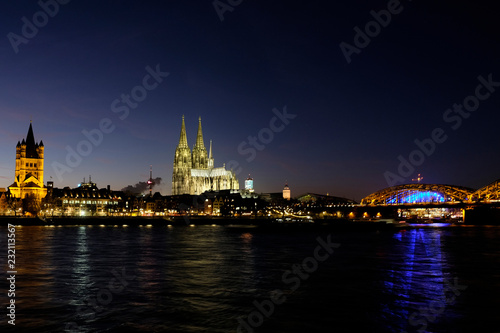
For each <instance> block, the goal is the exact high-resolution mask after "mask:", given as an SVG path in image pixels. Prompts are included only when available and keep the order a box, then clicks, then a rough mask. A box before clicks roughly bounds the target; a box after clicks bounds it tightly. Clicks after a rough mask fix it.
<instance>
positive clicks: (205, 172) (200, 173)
mask: <svg viewBox="0 0 500 333" xmlns="http://www.w3.org/2000/svg"><path fill="white" fill-rule="evenodd" d="M221 176H231V171H228V170H226V168H224V167H220V168H214V169H191V177H207V178H208V177H221Z"/></svg>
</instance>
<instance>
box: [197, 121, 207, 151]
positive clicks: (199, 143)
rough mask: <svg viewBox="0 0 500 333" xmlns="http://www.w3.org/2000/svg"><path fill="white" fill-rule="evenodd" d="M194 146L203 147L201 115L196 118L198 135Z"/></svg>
mask: <svg viewBox="0 0 500 333" xmlns="http://www.w3.org/2000/svg"><path fill="white" fill-rule="evenodd" d="M195 148H198V149H204V148H205V144H204V143H203V132H202V130H201V117H199V118H198V135H197V136H196V145H195Z"/></svg>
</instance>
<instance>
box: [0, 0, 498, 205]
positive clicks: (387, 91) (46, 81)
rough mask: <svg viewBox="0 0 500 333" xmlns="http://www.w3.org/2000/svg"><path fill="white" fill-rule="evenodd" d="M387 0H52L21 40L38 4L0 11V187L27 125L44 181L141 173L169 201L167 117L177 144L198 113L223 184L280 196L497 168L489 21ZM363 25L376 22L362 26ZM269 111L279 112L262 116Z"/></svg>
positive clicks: (461, 8) (444, 7)
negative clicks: (227, 6) (228, 0)
mask: <svg viewBox="0 0 500 333" xmlns="http://www.w3.org/2000/svg"><path fill="white" fill-rule="evenodd" d="M389 3H391V2H380V3H376V4H374V3H370V2H366V1H359V2H356V3H339V4H328V5H325V4H324V3H320V2H318V3H316V5H313V4H311V5H310V6H308V7H305V6H303V5H299V4H293V3H284V2H277V3H272V4H269V3H266V4H259V3H246V2H242V3H241V4H240V5H238V6H235V7H234V8H233V10H232V11H225V12H224V13H223V15H222V16H223V20H222V21H221V18H220V15H219V14H220V12H217V10H216V9H215V8H214V7H213V4H212V2H207V3H204V4H197V5H187V4H183V3H176V4H159V3H156V2H147V3H141V4H138V3H135V2H125V3H123V4H122V5H121V6H120V7H119V8H118V7H117V6H114V5H113V4H112V3H96V4H95V7H92V6H90V5H89V3H87V4H80V3H78V2H68V3H67V4H59V5H58V11H57V13H55V14H54V15H52V16H50V15H48V14H47V22H46V23H45V24H41V23H40V24H39V27H37V28H36V30H37V32H36V33H34V32H32V34H33V36H32V37H29V38H28V37H25V36H24V35H23V26H24V25H25V24H26V23H25V22H26V20H24V21H23V19H22V18H23V17H25V18H26V19H27V21H29V22H33V18H34V17H35V16H36V15H35V14H36V13H38V12H40V11H44V9H43V8H41V7H40V5H39V4H37V3H31V2H16V3H9V4H4V5H2V7H3V12H4V13H7V14H8V15H6V17H5V19H4V20H3V22H2V24H1V27H2V30H1V31H2V33H3V36H4V38H2V39H1V42H0V49H1V50H2V52H1V53H0V60H1V61H0V71H1V72H2V73H3V75H2V77H1V78H0V88H1V89H0V100H2V102H1V103H0V110H1V115H2V121H1V122H0V136H1V138H2V139H1V140H0V156H1V159H0V187H8V186H9V185H10V184H12V182H13V179H14V169H15V162H14V161H15V144H16V143H17V141H19V140H21V139H22V138H23V137H24V136H25V135H26V128H27V126H28V125H27V124H29V120H30V119H32V120H33V126H34V131H35V136H36V139H37V140H43V142H44V144H45V146H46V152H45V160H46V165H45V180H49V179H50V177H51V176H52V180H53V181H54V183H55V186H59V187H62V186H70V187H76V186H77V184H78V183H80V182H81V180H82V179H83V177H88V175H92V178H93V180H94V181H95V182H96V183H98V184H99V186H105V185H108V184H110V185H111V186H112V187H113V188H115V189H120V188H124V187H126V186H127V185H133V184H135V183H137V182H139V181H147V179H148V178H149V166H150V165H153V168H154V175H155V177H161V178H162V179H163V180H164V182H163V185H160V187H159V189H160V191H161V192H162V194H164V195H169V194H170V193H171V175H172V171H173V161H174V155H175V148H176V144H177V142H178V136H179V123H180V119H181V116H182V115H183V114H184V115H185V117H186V130H187V133H188V135H190V137H189V136H188V141H189V142H190V144H192V143H193V140H194V133H196V127H197V120H198V117H201V118H202V119H203V123H204V136H205V139H206V140H207V142H208V141H209V140H213V144H214V152H213V153H214V156H215V158H216V159H217V161H218V164H221V165H222V164H223V163H226V165H227V164H228V163H229V162H230V161H236V162H237V163H238V164H237V166H238V167H241V171H240V172H239V173H238V174H237V178H238V180H239V182H240V187H241V188H242V187H243V182H244V179H245V178H246V177H247V175H248V174H251V175H252V178H253V179H254V181H255V190H256V191H257V192H279V191H281V190H282V189H283V186H284V184H285V182H286V181H288V184H289V185H290V187H291V189H292V196H296V195H300V194H303V193H306V192H312V193H322V194H326V193H330V195H334V196H339V197H346V198H353V199H356V200H357V201H359V200H360V199H361V198H363V197H365V196H367V195H369V194H370V193H373V192H375V191H378V190H380V189H382V188H385V187H387V186H389V185H390V184H388V181H387V177H386V175H387V172H390V173H392V174H394V175H396V176H399V177H401V178H403V179H404V180H405V182H406V183H411V182H412V181H411V180H412V179H413V178H415V177H417V174H418V173H421V174H422V175H424V176H425V179H424V182H428V183H443V184H451V185H462V186H467V187H471V188H475V189H478V188H480V187H482V186H484V185H486V184H489V183H491V182H493V181H495V180H496V179H498V178H500V174H498V172H497V169H498V165H500V157H499V156H497V154H495V153H494V147H495V146H496V145H497V144H498V138H497V136H496V135H495V134H496V132H495V129H496V122H497V121H498V118H499V115H498V113H497V112H496V110H497V109H498V104H499V97H498V91H496V92H495V90H496V89H497V88H496V87H497V82H499V81H500V71H499V70H498V61H497V60H496V59H498V56H500V50H499V47H498V45H499V44H498V36H497V35H496V34H495V31H498V23H497V22H496V21H495V18H494V13H492V12H491V10H489V9H488V8H486V7H481V6H479V5H477V4H474V3H473V2H462V3H460V4H457V3H453V2H443V3H439V4H432V5H431V4H424V3H415V2H401V3H400V5H399V6H396V7H394V8H393V7H390V6H389ZM90 4H91V3H90ZM48 11H49V12H50V9H48ZM45 12H47V10H45ZM54 12H55V9H54V8H52V13H54ZM384 13H391V16H390V19H388V18H387V16H384ZM49 14H50V13H49ZM34 15H35V16H34ZM38 17H41V16H40V15H38ZM42 18H43V17H42ZM384 20H385V21H384ZM370 22H381V23H379V25H378V27H379V28H378V30H375V32H373V31H372V32H368V35H366V30H365V28H366V27H367V26H368V27H370V25H369V23H370ZM42 23H43V22H42ZM63 27H64V29H63ZM371 27H375V29H376V25H373V24H372V25H371ZM356 28H357V29H356ZM28 30H29V29H28ZM359 31H361V33H359ZM377 31H378V32H377ZM24 32H25V33H26V32H27V31H26V29H25V31H24ZM11 33H12V34H16V35H17V36H21V37H22V36H24V37H23V38H25V39H26V42H22V43H19V44H16V43H15V41H14V42H13V39H12V38H13V37H12V36H13V35H12V34H11ZM9 34H10V36H11V37H9ZM363 34H364V35H366V36H367V37H365V38H364V37H363ZM28 35H29V34H28ZM356 36H358V37H356ZM368 40H369V41H368ZM13 43H14V44H13ZM346 45H348V46H346ZM16 51H17V52H16ZM479 85H482V87H483V88H481V89H479V90H478V89H477V87H479ZM478 91H479V97H476V99H477V100H478V101H479V104H478V105H477V106H476V105H475V104H474V103H475V100H474V99H471V98H469V96H473V97H475V96H476V95H477V92H478ZM487 94H489V95H488V96H487V97H486V95H487ZM127 95H128V96H130V97H126V96H127ZM124 96H125V97H124ZM134 96H135V97H134ZM481 96H483V97H481ZM467 103H469V104H467ZM455 104H456V105H461V104H463V105H464V107H463V108H462V109H461V110H460V109H459V108H457V107H455V106H454V105H455ZM285 108H286V112H287V113H288V114H289V115H293V116H295V117H294V118H292V116H290V118H288V119H286V120H287V122H288V123H287V124H285V126H284V127H283V128H282V127H281V126H280V123H278V122H276V123H273V124H274V125H272V124H271V122H272V119H274V118H276V117H279V116H277V113H279V114H281V115H283V113H284V110H285ZM469 109H471V110H472V109H477V111H468V110H469ZM449 110H450V111H449ZM103 119H108V120H109V121H104V123H102V121H103ZM102 125H104V127H103V128H104V129H106V130H108V131H109V133H103V136H102V140H98V139H99V136H96V137H95V138H96V142H99V144H97V145H93V146H92V147H91V150H92V151H91V153H89V154H88V156H84V157H83V158H82V161H81V163H79V164H78V166H76V167H72V168H71V169H72V171H71V172H66V173H64V175H63V176H62V180H60V179H59V178H58V177H57V175H56V172H55V171H54V168H53V166H52V164H53V163H54V162H59V163H64V161H65V157H66V154H67V147H68V146H69V147H70V148H72V149H75V150H76V149H77V146H78V144H79V143H80V142H81V141H82V140H86V136H85V135H84V134H83V131H87V133H92V131H93V130H95V129H99V128H101V127H102ZM272 126H274V130H273V127H272ZM436 129H438V131H437V132H436V131H435V130H436ZM439 129H441V130H442V131H441V132H440V131H439ZM189 133H191V134H189ZM259 133H261V138H264V141H265V142H267V143H263V142H260V141H259V142H257V144H260V145H261V146H263V149H262V150H259V149H257V148H255V147H258V146H254V148H255V150H254V152H255V156H254V154H253V153H251V152H250V151H249V150H248V148H249V147H250V145H251V140H250V139H249V137H256V138H258V137H259ZM435 139H437V140H435ZM429 140H432V142H434V143H433V144H432V143H430V142H431V141H429ZM416 141H418V143H420V146H419V144H417V143H416ZM239 147H240V149H239ZM420 147H424V148H420ZM426 149H427V151H426ZM416 150H420V151H421V152H423V153H420V155H418V153H415V154H413V158H414V160H418V158H420V157H421V156H423V162H422V164H421V165H418V166H414V170H413V171H412V172H408V176H402V175H401V173H399V172H398V166H399V165H400V163H401V162H400V160H399V156H402V157H403V158H404V159H406V160H409V159H410V156H412V153H414V152H415V151H416ZM241 152H244V153H241ZM422 154H423V155H422ZM252 156H254V158H253V159H251V157H252ZM249 159H251V161H249ZM420 159H421V158H420ZM417 164H418V163H417ZM235 169H236V168H235ZM400 183H401V182H400Z"/></svg>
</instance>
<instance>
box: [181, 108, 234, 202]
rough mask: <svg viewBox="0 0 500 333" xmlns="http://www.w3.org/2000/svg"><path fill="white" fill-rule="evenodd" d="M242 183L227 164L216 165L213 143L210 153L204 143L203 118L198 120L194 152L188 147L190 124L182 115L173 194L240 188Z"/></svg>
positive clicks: (192, 193)
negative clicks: (216, 166)
mask: <svg viewBox="0 0 500 333" xmlns="http://www.w3.org/2000/svg"><path fill="white" fill-rule="evenodd" d="M238 189H239V182H238V179H236V175H235V173H234V172H233V171H229V170H226V167H225V165H223V166H222V167H219V168H215V167H214V159H213V156H212V142H211V141H210V152H209V153H207V149H206V148H205V144H204V142H203V133H202V130H201V118H199V123H198V135H197V137H196V144H195V145H194V147H193V151H191V149H190V148H189V146H188V142H187V134H186V125H185V123H184V116H182V127H181V135H180V138H179V144H178V145H177V148H176V150H175V157H174V170H173V174H172V195H181V194H191V195H195V194H201V193H203V192H205V191H221V190H238Z"/></svg>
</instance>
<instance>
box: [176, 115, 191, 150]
mask: <svg viewBox="0 0 500 333" xmlns="http://www.w3.org/2000/svg"><path fill="white" fill-rule="evenodd" d="M178 147H183V148H185V147H187V148H189V146H188V141H187V135H186V124H185V123H184V115H182V127H181V136H180V138H179V145H178Z"/></svg>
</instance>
